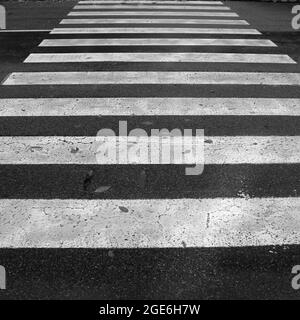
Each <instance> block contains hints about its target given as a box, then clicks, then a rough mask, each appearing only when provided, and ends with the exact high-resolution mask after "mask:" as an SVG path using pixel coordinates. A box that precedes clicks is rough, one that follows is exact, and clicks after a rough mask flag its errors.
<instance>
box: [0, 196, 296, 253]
mask: <svg viewBox="0 0 300 320" xmlns="http://www.w3.org/2000/svg"><path fill="white" fill-rule="evenodd" d="M122 209H123V210H122ZM125 209H126V210H125ZM299 211H300V198H299V197H289V198H282V197H281V198H280V197H278V198H252V199H251V198H250V199H243V198H215V199H163V200H161V199H150V200H120V199H117V200H99V199H97V200H69V199H67V200H61V199H53V200H52V199H51V200H35V199H1V200H0V212H1V214H0V233H1V238H0V246H1V247H5V248H182V243H183V242H184V243H185V246H187V247H195V248H199V247H244V246H245V247H250V246H267V245H281V246H282V245H289V244H293V245H295V244H300V234H299V228H300V217H299ZM161 213H163V214H161ZM11 217H14V218H13V219H12V218H11ZM16 230H18V232H15V231H16Z"/></svg>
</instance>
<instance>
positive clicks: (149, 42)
mask: <svg viewBox="0 0 300 320" xmlns="http://www.w3.org/2000/svg"><path fill="white" fill-rule="evenodd" d="M73 46H254V47H277V46H276V44H275V43H274V42H272V41H270V40H265V39H180V38H179V39H175V38H174V39H173V38H169V39H165V38H164V39H151V38H150V39H141V38H137V39H129V38H124V39H123V38H119V39H46V40H43V41H42V42H41V44H40V47H73Z"/></svg>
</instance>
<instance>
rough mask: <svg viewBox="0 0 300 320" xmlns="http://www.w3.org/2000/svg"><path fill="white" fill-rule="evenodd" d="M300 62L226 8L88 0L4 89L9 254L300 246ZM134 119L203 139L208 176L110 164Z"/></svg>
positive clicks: (4, 237) (0, 222)
mask: <svg viewBox="0 0 300 320" xmlns="http://www.w3.org/2000/svg"><path fill="white" fill-rule="evenodd" d="M295 64H296V61H294V60H293V59H292V57H290V56H289V55H287V54H284V53H282V52H281V50H280V49H279V48H278V47H277V45H276V44H275V43H274V42H272V41H271V40H269V39H267V38H266V37H265V36H264V35H263V34H262V33H261V32H260V31H259V30H257V29H256V28H253V26H251V25H250V24H249V22H248V21H245V20H244V19H242V18H241V17H239V15H238V14H237V13H235V12H232V10H231V9H230V8H229V7H228V6H225V5H224V4H223V2H221V1H176V0H172V1H155V0H153V1H147V0H145V1H133V0H132V1H131V0H124V1H117V0H103V1H100V0H92V1H90V0H86V1H84V0H82V1H79V2H78V4H76V6H75V7H74V8H73V10H72V11H71V12H70V13H69V14H68V16H67V17H64V19H63V20H62V21H61V22H60V25H59V26H58V27H55V28H54V29H53V30H52V31H51V32H50V33H49V35H48V36H47V38H46V39H44V40H43V41H42V42H41V43H40V45H39V46H38V48H36V50H35V51H34V52H32V53H31V54H30V55H29V56H28V57H27V58H26V59H25V61H24V67H26V69H24V70H23V71H22V70H19V71H16V72H13V73H11V74H9V75H8V76H7V77H6V78H5V79H4V81H3V82H2V86H1V87H2V88H7V89H8V90H11V91H8V92H11V93H12V94H11V96H6V97H2V98H1V100H0V121H1V125H2V124H3V126H2V129H1V130H2V134H1V136H0V144H1V153H0V168H1V178H2V179H3V180H4V181H6V185H5V188H4V187H3V188H2V192H1V193H2V199H1V200H0V202H1V205H0V211H1V214H0V234H1V238H0V247H2V248H183V246H184V248H183V250H184V249H185V248H186V247H191V248H195V247H196V248H199V247H207V248H212V247H251V246H255V247H256V246H267V245H271V246H273V245H274V246H275V245H279V246H283V245H299V244H300V233H299V230H300V216H299V212H300V198H299V187H300V184H299V172H300V171H299V168H300V133H299V117H300V96H299V94H297V92H299V85H300V74H299V73H295V72H293V69H292V68H293V66H295ZM249 65H250V66H249ZM230 70H231V71H230ZM285 70H287V71H285ZM256 90H257V91H256ZM280 90H282V92H287V93H284V94H282V95H283V96H282V97H280V94H279V92H280ZM289 90H290V91H289ZM289 93H291V95H290V96H289ZM278 95H279V96H278ZM120 119H121V120H127V121H128V126H129V127H130V128H135V127H140V128H144V129H145V130H146V131H147V132H149V130H150V129H151V128H168V129H172V128H178V127H179V128H191V127H192V128H193V129H196V128H199V129H204V132H205V170H204V173H203V174H202V175H201V176H195V177H190V176H184V174H183V172H184V167H183V166H181V165H178V166H175V165H169V166H165V165H161V166H160V165H145V164H144V165H143V164H137V165H118V164H117V163H114V164H111V165H107V164H105V163H102V164H99V163H97V162H96V159H95V156H94V154H95V150H94V149H93V142H94V140H95V136H96V134H97V132H98V130H100V129H102V128H103V127H106V128H111V129H114V128H116V124H117V121H119V120H120ZM9 124H10V125H13V128H14V132H12V131H13V130H11V129H10V128H9ZM16 133H17V134H16ZM183 244H184V245H183Z"/></svg>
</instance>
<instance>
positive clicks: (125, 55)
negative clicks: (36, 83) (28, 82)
mask: <svg viewBox="0 0 300 320" xmlns="http://www.w3.org/2000/svg"><path fill="white" fill-rule="evenodd" d="M104 61H113V62H202V63H210V62H223V63H285V64H291V63H294V64H295V63H296V62H295V61H294V60H293V59H291V58H290V57H289V56H288V55H284V54H254V53H250V54H247V53H216V52H211V53H210V52H208V53H202V52H200V53H199V52H183V53H179V52H159V53H157V52H121V53H118V52H117V53H116V52H108V53H107V52H104V53H103V52H91V53H88V52H81V53H32V54H31V55H29V57H28V58H27V59H26V60H25V62H26V63H68V62H79V63H80V62H81V63H84V62H104Z"/></svg>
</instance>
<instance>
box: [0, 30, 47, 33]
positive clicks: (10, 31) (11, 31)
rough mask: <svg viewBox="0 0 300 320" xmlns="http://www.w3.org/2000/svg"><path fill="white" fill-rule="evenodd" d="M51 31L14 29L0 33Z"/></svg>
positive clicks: (0, 31)
mask: <svg viewBox="0 0 300 320" xmlns="http://www.w3.org/2000/svg"><path fill="white" fill-rule="evenodd" d="M50 31H51V29H49V30H47V29H40V30H38V29H27V30H24V29H21V30H20V29H16V30H13V29H12V30H7V29H5V30H0V33H13V32H19V33H23V32H50Z"/></svg>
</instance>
